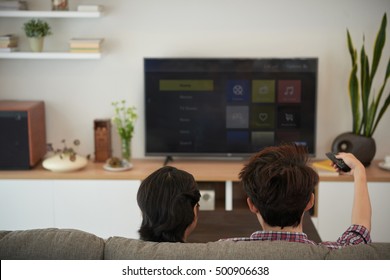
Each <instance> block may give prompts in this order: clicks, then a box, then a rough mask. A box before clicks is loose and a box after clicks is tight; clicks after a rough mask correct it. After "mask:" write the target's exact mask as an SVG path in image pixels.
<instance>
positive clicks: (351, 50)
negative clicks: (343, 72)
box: [347, 29, 357, 67]
mask: <svg viewBox="0 0 390 280" xmlns="http://www.w3.org/2000/svg"><path fill="white" fill-rule="evenodd" d="M347 38H348V50H349V54H350V55H351V62H352V67H353V66H354V65H355V64H356V56H357V54H356V49H355V48H354V46H353V43H352V39H351V35H350V34H349V30H348V29H347Z"/></svg>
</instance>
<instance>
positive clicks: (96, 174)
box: [0, 159, 390, 182]
mask: <svg viewBox="0 0 390 280" xmlns="http://www.w3.org/2000/svg"><path fill="white" fill-rule="evenodd" d="M163 163H164V160H163V159H134V160H133V165H134V167H133V168H132V169H131V170H128V171H123V172H112V171H106V170H104V168H103V163H95V162H92V161H91V162H89V163H88V165H87V166H86V167H85V168H84V169H82V170H79V171H73V172H64V173H61V172H51V171H48V170H45V169H44V168H43V167H42V165H41V164H39V165H37V166H36V167H35V168H33V169H31V170H15V171H7V170H2V171H0V180H1V179H59V180H61V179H64V180H84V179H85V180H143V179H144V178H145V177H147V176H148V175H149V174H150V173H152V172H153V171H155V170H157V169H158V168H160V167H162V166H163ZM378 163H379V161H378V160H376V161H373V163H372V164H371V165H370V166H369V167H367V179H368V181H369V182H390V171H387V170H383V169H380V168H379V167H378ZM169 164H170V165H172V166H175V167H177V168H179V169H183V170H186V171H187V172H189V173H191V174H193V175H194V177H195V179H196V180H197V181H199V182H205V181H209V182H221V181H222V182H226V181H232V182H237V181H238V180H239V179H238V174H239V172H240V170H241V169H242V167H243V166H244V164H245V161H242V160H234V159H232V160H196V159H195V160H194V159H191V160H183V159H179V160H174V161H173V162H170V163H169ZM320 180H321V181H336V182H348V181H353V180H352V177H351V176H348V175H340V176H333V175H330V176H327V175H326V174H325V173H320Z"/></svg>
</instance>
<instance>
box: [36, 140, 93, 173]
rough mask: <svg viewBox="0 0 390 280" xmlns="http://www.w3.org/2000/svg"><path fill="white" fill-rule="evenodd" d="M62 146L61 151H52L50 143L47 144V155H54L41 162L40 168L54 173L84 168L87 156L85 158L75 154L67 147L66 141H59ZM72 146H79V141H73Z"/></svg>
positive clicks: (73, 150)
mask: <svg viewBox="0 0 390 280" xmlns="http://www.w3.org/2000/svg"><path fill="white" fill-rule="evenodd" d="M61 142H62V143H63V145H64V147H63V148H62V149H54V148H53V145H52V144H51V143H48V144H47V151H48V152H49V153H54V155H52V156H49V157H48V158H46V159H45V160H44V161H43V162H42V166H43V167H44V168H45V169H48V170H51V171H54V172H69V171H75V170H79V169H82V168H84V167H85V166H86V165H87V163H88V160H89V155H88V156H87V157H84V156H80V155H78V154H77V153H76V151H75V149H74V148H72V147H68V146H67V145H66V141H65V140H62V141H61ZM73 145H74V146H75V147H76V146H79V145H80V141H79V140H74V141H73Z"/></svg>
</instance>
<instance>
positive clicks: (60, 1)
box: [51, 0, 68, 11]
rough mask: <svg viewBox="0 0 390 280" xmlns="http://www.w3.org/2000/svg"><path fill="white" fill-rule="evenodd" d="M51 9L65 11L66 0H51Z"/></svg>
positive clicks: (66, 7)
mask: <svg viewBox="0 0 390 280" xmlns="http://www.w3.org/2000/svg"><path fill="white" fill-rule="evenodd" d="M51 9H52V10H53V11H67V10H68V0H51Z"/></svg>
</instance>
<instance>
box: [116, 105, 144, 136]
mask: <svg viewBox="0 0 390 280" xmlns="http://www.w3.org/2000/svg"><path fill="white" fill-rule="evenodd" d="M112 106H114V111H115V115H114V117H113V118H112V122H113V123H114V124H115V126H116V129H117V131H118V134H119V136H120V137H121V138H122V139H128V140H130V139H131V138H133V133H134V124H135V121H136V120H137V118H138V115H137V113H136V112H135V110H136V108H135V107H134V106H133V107H126V101H125V100H122V101H121V102H112Z"/></svg>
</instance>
